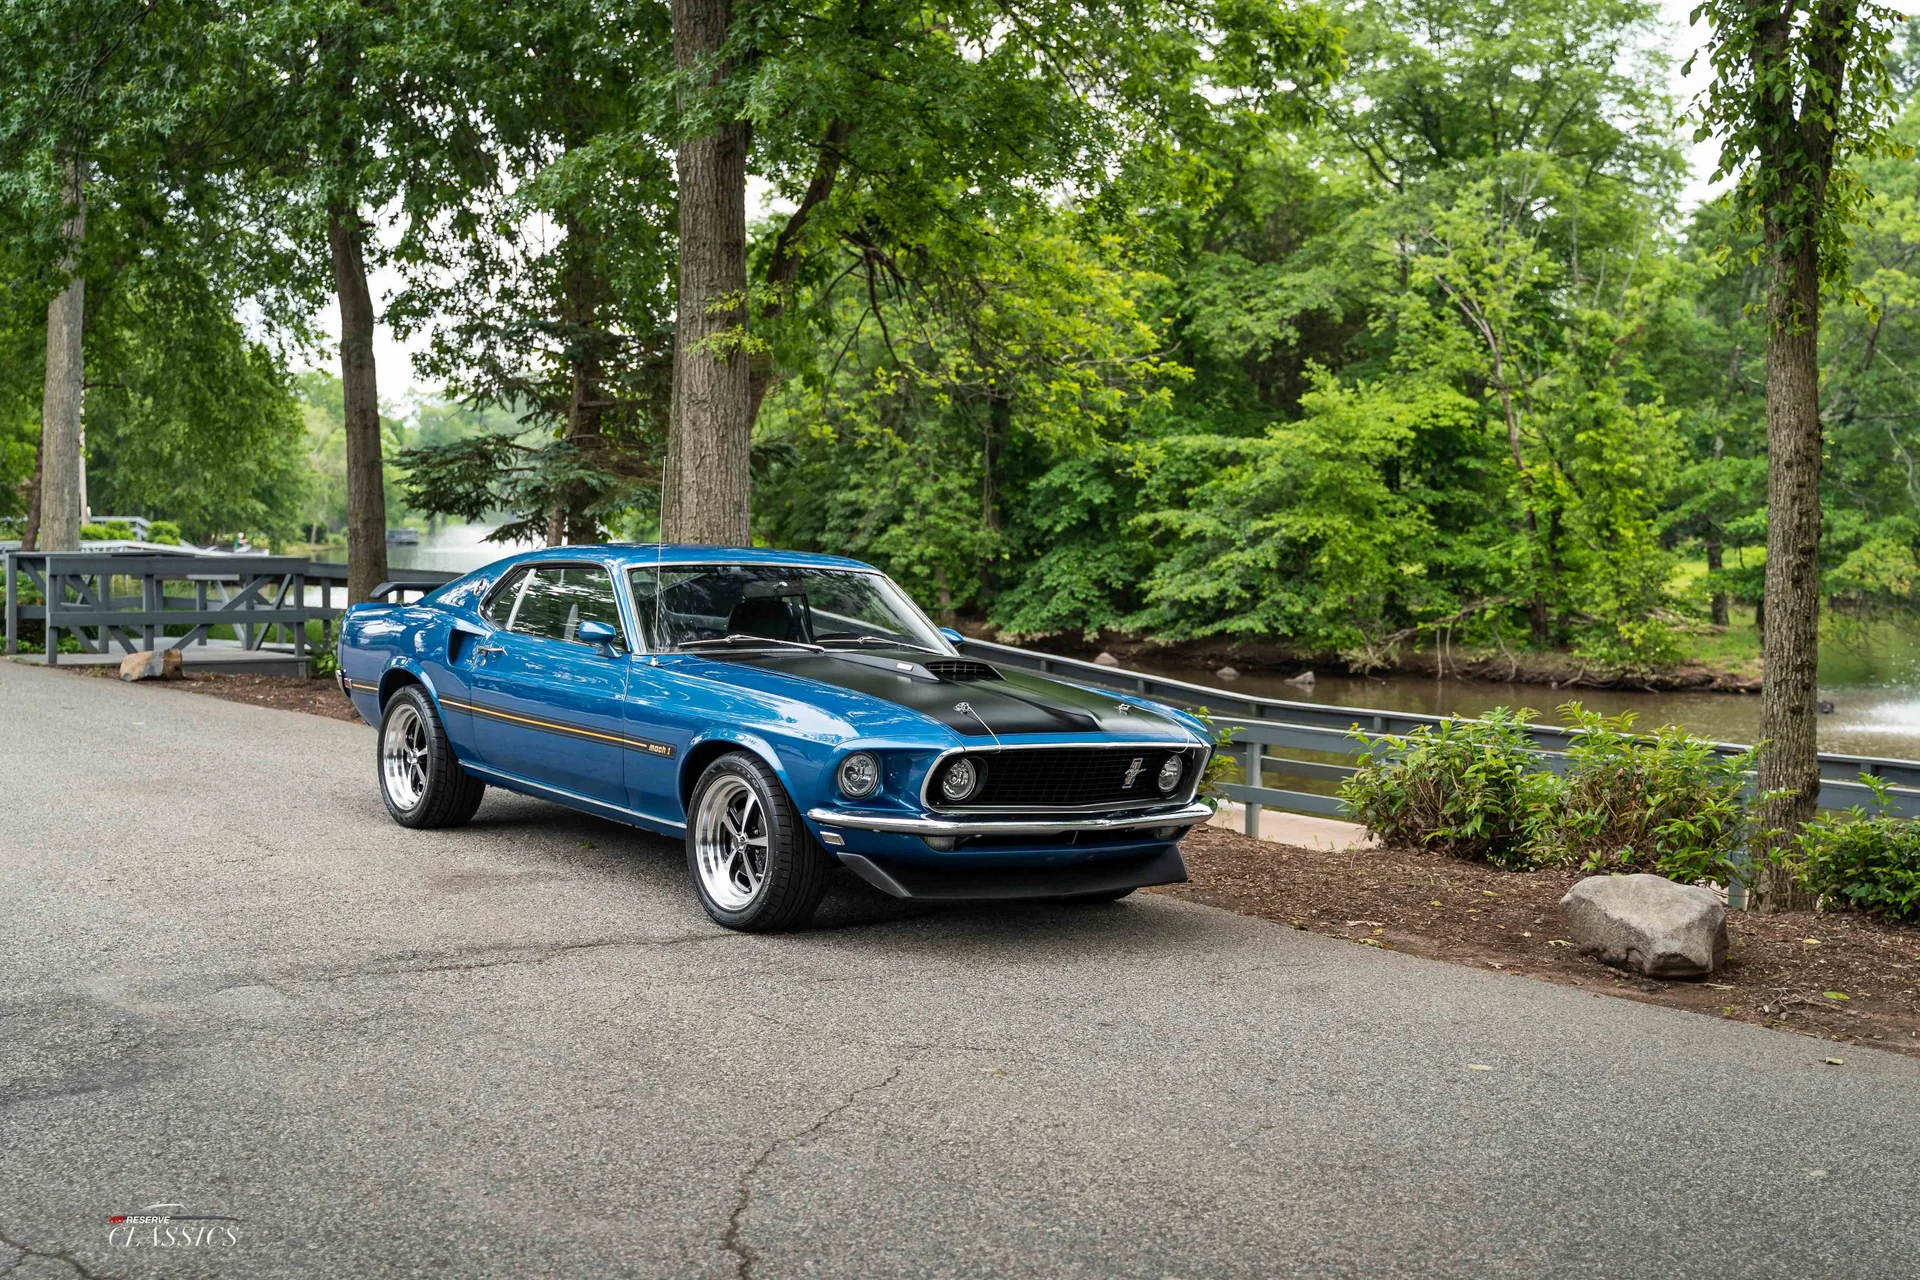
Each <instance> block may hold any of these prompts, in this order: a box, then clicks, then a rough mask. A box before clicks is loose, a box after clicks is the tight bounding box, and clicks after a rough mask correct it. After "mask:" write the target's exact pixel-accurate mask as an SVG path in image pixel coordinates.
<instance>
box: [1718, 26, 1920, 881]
mask: <svg viewBox="0 0 1920 1280" xmlns="http://www.w3.org/2000/svg"><path fill="white" fill-rule="evenodd" d="M1695 13H1696V15H1700V14H1704V15H1705V16H1706V18H1707V21H1708V23H1709V25H1710V27H1711V35H1710V38H1709V43H1708V45H1707V50H1706V52H1707V54H1708V56H1709V58H1710V59H1711V61H1712V64H1713V70H1714V80H1713V83H1712V85H1711V87H1710V88H1709V89H1708V91H1707V93H1706V95H1705V98H1704V101H1703V102H1702V103H1701V107H1700V113H1701V117H1702V122H1701V133H1702V135H1703V137H1704V136H1705V135H1706V134H1708V133H1717V134H1719V136H1720V137H1721V139H1722V148H1721V159H1720V168H1719V175H1717V176H1726V175H1737V176H1738V183H1737V185H1736V187H1735V188H1734V193H1733V198H1734V200H1735V201H1736V202H1737V204H1738V206H1739V207H1740V209H1741V211H1742V212H1743V213H1744V214H1745V215H1746V218H1747V221H1748V224H1749V225H1752V224H1755V223H1757V224H1758V229H1759V232H1760V246H1759V248H1757V249H1756V250H1755V251H1754V252H1755V253H1756V254H1757V255H1758V259H1757V260H1762V261H1764V262H1765V264H1766V266H1767V267H1768V269H1769V280H1768V285H1767V295H1766V311H1767V578H1766V597H1765V601H1766V629H1765V632H1764V635H1763V637H1762V645H1763V651H1762V661H1763V664H1764V671H1765V677H1764V687H1763V689H1762V693H1761V710H1760V733H1761V736H1762V738H1763V739H1764V741H1765V744H1766V745H1765V749H1764V751H1763V752H1762V754H1761V757H1760V777H1759V784H1760V789H1761V792H1762V794H1763V800H1762V808H1761V827H1762V828H1763V830H1764V831H1765V832H1766V833H1767V834H1766V835H1765V836H1764V837H1763V838H1764V840H1765V841H1766V848H1765V852H1766V853H1767V855H1768V856H1767V857H1766V858H1765V861H1764V863H1763V866H1762V872H1761V876H1762V878H1761V883H1760V886H1759V887H1760V889H1761V893H1762V896H1763V900H1764V901H1765V902H1766V903H1767V904H1768V905H1769V906H1770V907H1772V908H1775V909H1786V908H1788V907H1795V906H1802V905H1806V904H1805V903H1803V902H1801V901H1799V898H1800V897H1801V896H1802V894H1803V891H1801V890H1798V889H1797V888H1796V887H1795V882H1794V878H1793V874H1792V871H1791V869H1790V868H1789V867H1788V866H1787V865H1786V863H1785V860H1784V858H1782V857H1779V856H1777V855H1778V853H1779V852H1780V851H1782V850H1783V849H1784V847H1785V845H1786V842H1787V841H1788V840H1790V839H1791V837H1792V835H1793V833H1794V832H1795V831H1796V830H1798V828H1799V827H1800V825H1801V824H1802V823H1804V822H1806V821H1807V820H1808V819H1809V818H1811V817H1812V816H1813V811H1814V808H1815V805H1816V804H1817V802H1818V800H1819V794H1820V768H1819V761H1818V759H1817V753H1818V750H1819V748H1818V744H1817V740H1816V736H1815V723H1816V722H1815V716H1816V713H1817V706H1816V702H1817V699H1816V693H1817V687H1816V683H1815V680H1816V677H1817V674H1818V667H1819V645H1820V523H1821V503H1820V472H1821V462H1822V451H1823V445H1822V423H1821V416H1820V306H1821V293H1822V289H1823V287H1826V286H1834V285H1842V284H1844V283H1845V282H1846V280H1847V277H1848V260H1849V230H1848V229H1849V227H1850V225H1852V224H1854V223H1857V222H1859V221H1860V220H1861V218H1862V215H1863V213H1864V211H1865V209H1866V208H1867V206H1868V204H1869V203H1870V201H1871V199H1872V193H1871V192H1870V191H1868V189H1867V187H1866V185H1865V183H1864V182H1863V181H1862V179H1861V176H1860V174H1859V171H1858V170H1857V169H1856V168H1855V167H1854V166H1855V164H1856V163H1857V162H1859V161H1862V160H1864V159H1868V158H1871V157H1874V156H1877V155H1880V154H1883V153H1885V152H1887V151H1889V150H1891V149H1893V148H1895V147H1897V145H1898V144H1897V143H1896V142H1895V141H1894V140H1893V138H1892V135H1891V133H1890V131H1889V127H1888V126H1889V123H1890V121H1889V117H1890V115H1891V109H1892V105H1893V99H1894V92H1893V83H1892V80H1891V78H1890V76H1889V74H1888V63H1887V54H1888V46H1889V43H1890V41H1891V39H1892V35H1893V32H1894V31H1895V30H1896V29H1897V28H1898V27H1899V25H1900V24H1901V23H1902V22H1903V19H1902V17H1901V15H1900V14H1898V13H1896V12H1895V11H1894V10H1892V9H1889V8H1886V7H1884V6H1881V5H1877V4H1873V3H1869V2H1865V0H1759V2H1755V0H1704V2H1703V3H1702V4H1701V5H1700V6H1699V8H1698V9H1696V10H1695Z"/></svg>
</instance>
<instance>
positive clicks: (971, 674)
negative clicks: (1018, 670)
mask: <svg viewBox="0 0 1920 1280" xmlns="http://www.w3.org/2000/svg"><path fill="white" fill-rule="evenodd" d="M920 665H922V666H924V667H925V668H926V669H927V670H928V671H929V672H931V673H932V674H933V676H934V677H935V678H936V679H939V680H947V681H953V682H956V683H957V682H963V681H967V680H1004V679H1006V677H1005V676H1003V675H1001V674H1000V673H999V672H998V671H996V670H994V669H993V668H992V667H990V666H988V665H987V664H986V663H984V662H975V661H974V660H973V659H971V658H940V659H936V660H934V661H932V662H923V663H921V664H920Z"/></svg>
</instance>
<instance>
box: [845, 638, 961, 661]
mask: <svg viewBox="0 0 1920 1280" xmlns="http://www.w3.org/2000/svg"><path fill="white" fill-rule="evenodd" d="M820 643H821V644H823V645H832V644H883V645H886V646H887V647H889V648H893V649H915V650H918V651H919V652H921V653H940V650H938V649H929V648H928V647H927V646H926V645H924V644H915V643H913V641H911V640H889V639H887V638H886V637H885V636H832V637H829V638H828V639H825V640H822V641H821V642H820ZM940 656H941V657H943V658H944V657H945V656H946V655H945V654H943V653H942V654H940Z"/></svg>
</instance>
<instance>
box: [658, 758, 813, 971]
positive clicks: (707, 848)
mask: <svg viewBox="0 0 1920 1280" xmlns="http://www.w3.org/2000/svg"><path fill="white" fill-rule="evenodd" d="M756 815H757V821H756ZM729 822H732V823H735V824H738V829H737V830H736V827H735V826H729V825H727V824H728V823H729ZM736 834H737V835H739V836H740V837H741V839H740V840H738V841H736V840H735V839H734V838H733V837H734V835H736ZM755 840H758V841H759V842H760V843H759V844H754V843H752V842H753V841H755ZM703 848H704V852H705V854H706V855H707V856H706V861H705V865H704V869H703ZM756 849H757V850H758V851H759V855H760V856H759V858H758V859H757V861H756V859H755V856H754V855H755V851H756ZM756 870H757V873H758V874H757V875H756V874H755V872H756ZM831 870H832V862H831V860H830V859H829V858H828V856H827V851H826V850H824V849H822V848H821V847H820V845H819V843H818V842H817V841H815V840H814V838H813V833H812V832H811V831H808V830H807V827H806V824H805V823H803V822H801V821H800V815H799V814H798V813H797V812H796V811H795V810H794V807H793V801H792V800H790V799H788V797H787V792H786V788H784V787H782V786H781V785H780V779H779V778H778V777H776V776H774V772H773V770H771V769H769V768H768V767H767V766H766V765H765V764H764V763H763V762H762V761H761V760H760V758H759V757H757V756H755V755H752V754H750V753H748V752H745V751H731V752H728V753H727V754H726V755H723V756H721V757H720V758H719V759H718V760H715V761H714V762H713V763H712V764H710V765H708V766H707V770H706V772H705V773H703V774H701V775H700V780H699V781H698V782H696V783H694V785H693V796H692V799H691V801H690V802H689V803H688V805H687V872H688V874H689V875H690V876H691V877H692V879H693V889H694V892H695V893H697V894H699V895H700V905H701V906H703V907H705V908H706V911H707V914H708V915H709V916H711V917H712V918H713V921H714V923H715V924H719V925H724V926H726V927H727V928H729V929H739V930H741V931H742V932H746V933H765V932H769V931H771V930H776V929H792V928H796V927H797V926H799V925H802V924H805V923H806V922H807V921H808V920H809V919H811V918H812V916H813V912H814V908H816V907H818V906H819V905H820V899H821V897H822V896H823V895H824V894H825V893H826V891H827V877H828V873H829V872H830V871H831Z"/></svg>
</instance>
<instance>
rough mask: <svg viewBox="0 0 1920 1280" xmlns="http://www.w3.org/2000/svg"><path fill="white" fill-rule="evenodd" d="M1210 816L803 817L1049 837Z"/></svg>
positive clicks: (818, 813)
mask: <svg viewBox="0 0 1920 1280" xmlns="http://www.w3.org/2000/svg"><path fill="white" fill-rule="evenodd" d="M1212 816H1213V810H1212V809H1210V808H1208V807H1207V806H1206V805H1204V804H1200V803H1198V802H1197V801H1196V802H1195V803H1193V804H1189V805H1184V806H1182V807H1181V808H1178V809H1163V810H1161V811H1160V812H1159V813H1144V814H1136V815H1134V816H1132V817H1127V818H1045V819H1030V818H1014V819H1011V820H1008V819H1001V820H998V821H995V820H993V819H985V820H975V821H968V822H956V821H954V820H952V819H950V818H915V817H902V816H896V815H894V814H888V813H861V812H858V811H848V810H844V809H809V810H807V817H809V818H811V819H812V820H813V821H815V822H818V823H820V824H821V825H822V826H828V827H850V828H852V829H854V830H856V831H888V832H893V833H896V834H899V835H909V836H1051V835H1062V834H1065V833H1067V832H1070V831H1132V830H1135V829H1137V828H1140V827H1190V826H1192V825H1193V824H1195V823H1197V822H1205V821H1206V820H1207V819H1208V818H1211V817H1212Z"/></svg>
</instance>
